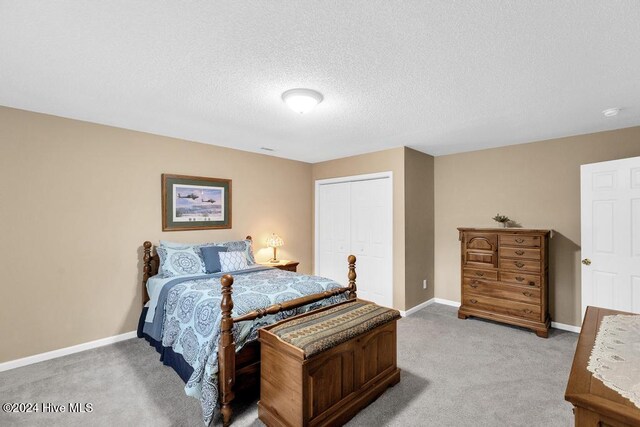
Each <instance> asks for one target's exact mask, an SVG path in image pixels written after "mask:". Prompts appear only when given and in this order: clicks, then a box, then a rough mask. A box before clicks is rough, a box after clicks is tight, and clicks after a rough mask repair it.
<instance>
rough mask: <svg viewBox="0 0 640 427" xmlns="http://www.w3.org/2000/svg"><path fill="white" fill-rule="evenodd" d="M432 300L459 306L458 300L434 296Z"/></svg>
mask: <svg viewBox="0 0 640 427" xmlns="http://www.w3.org/2000/svg"><path fill="white" fill-rule="evenodd" d="M434 300H435V301H434V302H436V303H438V304H443V305H450V306H451V307H460V303H459V302H458V301H451V300H449V299H444V298H434Z"/></svg>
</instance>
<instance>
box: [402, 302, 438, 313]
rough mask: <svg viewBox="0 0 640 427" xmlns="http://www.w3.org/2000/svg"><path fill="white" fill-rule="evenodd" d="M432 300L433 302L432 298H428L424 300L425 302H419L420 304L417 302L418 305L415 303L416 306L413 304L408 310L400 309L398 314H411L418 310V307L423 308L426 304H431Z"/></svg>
mask: <svg viewBox="0 0 640 427" xmlns="http://www.w3.org/2000/svg"><path fill="white" fill-rule="evenodd" d="M434 302H435V299H434V298H431V299H430V300H427V301H425V302H421V303H420V304H418V305H416V306H414V307H411V308H410V309H409V310H406V311H403V310H400V316H402V317H407V316H409V315H410V314H413V313H415V312H416V311H418V310H420V309H423V308H425V307H426V306H428V305H431V304H433V303H434Z"/></svg>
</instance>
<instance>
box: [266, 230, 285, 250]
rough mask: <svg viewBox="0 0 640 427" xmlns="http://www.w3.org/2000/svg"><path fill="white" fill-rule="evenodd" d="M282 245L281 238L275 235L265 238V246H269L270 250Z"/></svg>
mask: <svg viewBox="0 0 640 427" xmlns="http://www.w3.org/2000/svg"><path fill="white" fill-rule="evenodd" d="M283 245H284V240H282V237H280V236H278V235H277V234H276V233H273V234H272V235H271V236H269V237H268V238H267V246H269V247H270V248H279V247H280V246H283Z"/></svg>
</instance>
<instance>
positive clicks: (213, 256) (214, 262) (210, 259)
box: [200, 246, 228, 274]
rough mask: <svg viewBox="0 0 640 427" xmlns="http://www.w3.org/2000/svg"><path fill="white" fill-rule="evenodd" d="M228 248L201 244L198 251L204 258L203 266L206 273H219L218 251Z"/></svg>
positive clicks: (220, 268) (224, 250)
mask: <svg viewBox="0 0 640 427" xmlns="http://www.w3.org/2000/svg"><path fill="white" fill-rule="evenodd" d="M227 250H228V248H226V247H225V246H203V247H201V248H200V253H201V254H202V258H203V259H204V268H205V270H206V271H207V274H211V273H219V272H220V270H222V267H221V266H220V255H218V254H219V253H220V252H227Z"/></svg>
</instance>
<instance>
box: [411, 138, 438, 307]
mask: <svg viewBox="0 0 640 427" xmlns="http://www.w3.org/2000/svg"><path fill="white" fill-rule="evenodd" d="M433 163H434V158H433V157H432V156H430V155H428V154H424V153H421V152H420V151H416V150H412V149H411V148H406V149H405V153H404V198H405V208H404V209H405V210H404V218H405V220H404V225H405V307H406V308H407V309H409V308H411V307H414V306H416V305H418V304H420V303H422V302H424V301H427V300H429V299H431V298H433V295H434V287H433V283H434V281H433V279H434V253H433V245H434V241H433V236H434V213H435V212H434V205H433V192H434V182H433ZM424 279H427V289H424V288H423V280H424Z"/></svg>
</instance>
